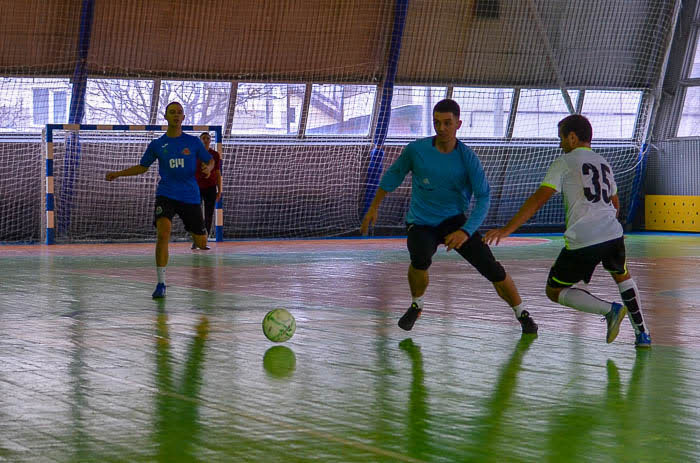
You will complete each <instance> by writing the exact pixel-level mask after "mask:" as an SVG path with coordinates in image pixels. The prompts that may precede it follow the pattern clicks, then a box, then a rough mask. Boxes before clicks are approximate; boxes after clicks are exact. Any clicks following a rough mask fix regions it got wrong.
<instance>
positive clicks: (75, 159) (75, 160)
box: [44, 124, 224, 244]
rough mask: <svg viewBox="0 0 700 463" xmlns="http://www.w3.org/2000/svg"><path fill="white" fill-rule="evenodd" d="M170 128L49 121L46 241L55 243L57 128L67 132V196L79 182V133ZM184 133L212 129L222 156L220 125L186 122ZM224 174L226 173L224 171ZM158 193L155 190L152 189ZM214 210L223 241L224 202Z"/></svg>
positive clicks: (67, 211) (66, 211) (67, 212)
mask: <svg viewBox="0 0 700 463" xmlns="http://www.w3.org/2000/svg"><path fill="white" fill-rule="evenodd" d="M167 129H168V126H167V125H119V124H106V125H102V124H47V125H46V129H45V134H44V141H45V150H44V156H45V160H46V163H45V171H46V174H45V177H46V183H45V197H44V201H45V208H44V209H45V212H46V217H45V221H46V227H45V230H46V240H45V242H46V244H55V243H56V224H57V222H58V221H57V220H56V212H57V211H56V198H55V196H54V171H55V169H54V149H55V146H54V137H55V134H56V132H57V131H63V132H65V133H66V139H65V140H62V143H63V144H64V145H65V153H64V154H63V159H62V165H61V166H60V171H61V173H62V174H61V175H62V176H63V178H61V187H62V194H63V195H64V196H66V197H69V198H70V197H72V195H73V188H74V185H75V183H76V177H75V176H76V172H78V166H79V165H80V161H81V142H80V135H79V134H80V132H88V134H89V133H90V132H93V135H94V133H95V132H98V131H103V132H104V131H108V132H115V133H118V132H131V133H134V132H142V133H149V132H165V131H166V130H167ZM182 131H183V132H213V133H214V135H215V136H214V140H215V142H216V150H217V151H218V152H219V153H220V154H222V155H223V150H222V149H223V129H222V126H220V125H183V126H182ZM93 173H94V174H95V175H97V176H99V175H103V174H104V173H103V172H93ZM222 174H223V173H222ZM153 193H154V194H155V191H153ZM215 207H216V211H215V219H214V220H215V222H214V224H215V237H216V241H223V223H224V215H223V205H222V201H221V200H219V201H217V202H216V206H215ZM60 212H61V215H62V220H61V224H62V225H61V226H63V227H64V228H67V227H68V226H69V225H65V224H70V221H71V206H70V203H66V204H64V205H63V210H61V211H60Z"/></svg>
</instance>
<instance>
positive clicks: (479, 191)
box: [459, 142, 491, 236]
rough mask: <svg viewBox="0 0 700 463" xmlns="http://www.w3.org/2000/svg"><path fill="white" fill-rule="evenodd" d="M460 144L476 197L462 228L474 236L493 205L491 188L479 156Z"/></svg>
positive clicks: (470, 183)
mask: <svg viewBox="0 0 700 463" xmlns="http://www.w3.org/2000/svg"><path fill="white" fill-rule="evenodd" d="M459 144H460V149H461V150H462V153H463V155H464V156H465V160H466V165H467V177H468V180H469V185H470V186H471V190H472V194H473V195H474V208H473V209H472V212H471V214H469V218H468V219H467V222H466V223H465V224H464V225H463V226H462V230H464V231H465V232H467V233H468V234H469V236H472V235H473V234H474V232H475V231H476V230H477V229H478V228H479V227H480V226H481V224H482V223H483V222H484V219H485V218H486V214H488V212H489V205H490V204H491V187H490V186H489V182H488V180H487V179H486V174H485V173H484V168H483V167H482V166H481V161H479V158H478V157H477V155H476V154H475V153H474V151H472V150H471V149H469V148H468V147H467V146H466V145H464V144H462V143H461V142H459Z"/></svg>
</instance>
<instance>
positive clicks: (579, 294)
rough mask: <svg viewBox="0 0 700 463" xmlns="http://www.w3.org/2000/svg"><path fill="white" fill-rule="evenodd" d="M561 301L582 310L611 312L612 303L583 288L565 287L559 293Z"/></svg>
mask: <svg viewBox="0 0 700 463" xmlns="http://www.w3.org/2000/svg"><path fill="white" fill-rule="evenodd" d="M559 303H560V304H563V305H565V306H567V307H571V308H572V309H576V310H579V311H581V312H588V313H597V314H600V315H605V314H606V313H608V312H610V309H611V308H612V303H611V302H607V301H604V300H602V299H598V298H597V297H595V296H594V295H593V294H591V293H589V292H588V291H584V290H583V289H578V288H565V289H563V290H562V291H561V292H560V293H559Z"/></svg>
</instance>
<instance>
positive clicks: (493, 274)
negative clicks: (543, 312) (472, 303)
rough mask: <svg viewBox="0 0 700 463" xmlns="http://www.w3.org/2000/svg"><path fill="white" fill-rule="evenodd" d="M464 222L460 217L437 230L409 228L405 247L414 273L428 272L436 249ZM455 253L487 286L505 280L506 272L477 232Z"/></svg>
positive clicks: (447, 220)
mask: <svg viewBox="0 0 700 463" xmlns="http://www.w3.org/2000/svg"><path fill="white" fill-rule="evenodd" d="M466 221H467V218H466V217H465V216H464V214H460V215H456V216H454V217H450V218H449V219H446V220H444V221H443V222H442V223H440V224H439V225H438V226H436V227H431V226H428V225H415V224H408V225H407V234H408V239H407V240H406V246H408V252H409V253H410V254H411V266H413V268H415V269H417V270H427V269H428V267H430V264H432V262H433V259H432V257H433V255H434V254H435V252H436V251H437V248H438V246H439V245H440V244H444V242H445V236H447V235H449V234H450V233H452V232H453V231H456V230H458V229H459V228H460V227H461V226H462V225H464V223H465V222H466ZM455 251H457V252H458V253H459V254H460V255H461V256H462V257H464V258H465V259H466V260H467V262H469V263H470V264H472V266H474V268H475V269H476V270H477V271H478V272H479V273H481V274H482V275H483V276H484V277H486V279H487V280H489V281H490V282H492V283H497V282H500V281H503V280H505V279H506V271H505V270H504V269H503V266H502V265H501V264H500V263H499V262H498V261H497V260H496V258H495V257H494V256H493V253H491V249H490V248H489V246H488V245H487V244H486V243H484V241H483V239H482V238H481V235H480V234H479V232H475V233H474V234H473V235H471V236H470V237H469V239H468V240H467V241H466V242H465V243H464V244H463V245H462V246H461V247H460V248H458V249H455Z"/></svg>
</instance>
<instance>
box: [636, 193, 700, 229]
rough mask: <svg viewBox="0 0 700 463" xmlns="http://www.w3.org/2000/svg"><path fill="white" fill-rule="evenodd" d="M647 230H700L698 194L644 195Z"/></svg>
mask: <svg viewBox="0 0 700 463" xmlns="http://www.w3.org/2000/svg"><path fill="white" fill-rule="evenodd" d="M644 204H645V225H646V229H647V230H665V231H686V232H700V196H670V195H646V196H645V199H644Z"/></svg>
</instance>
